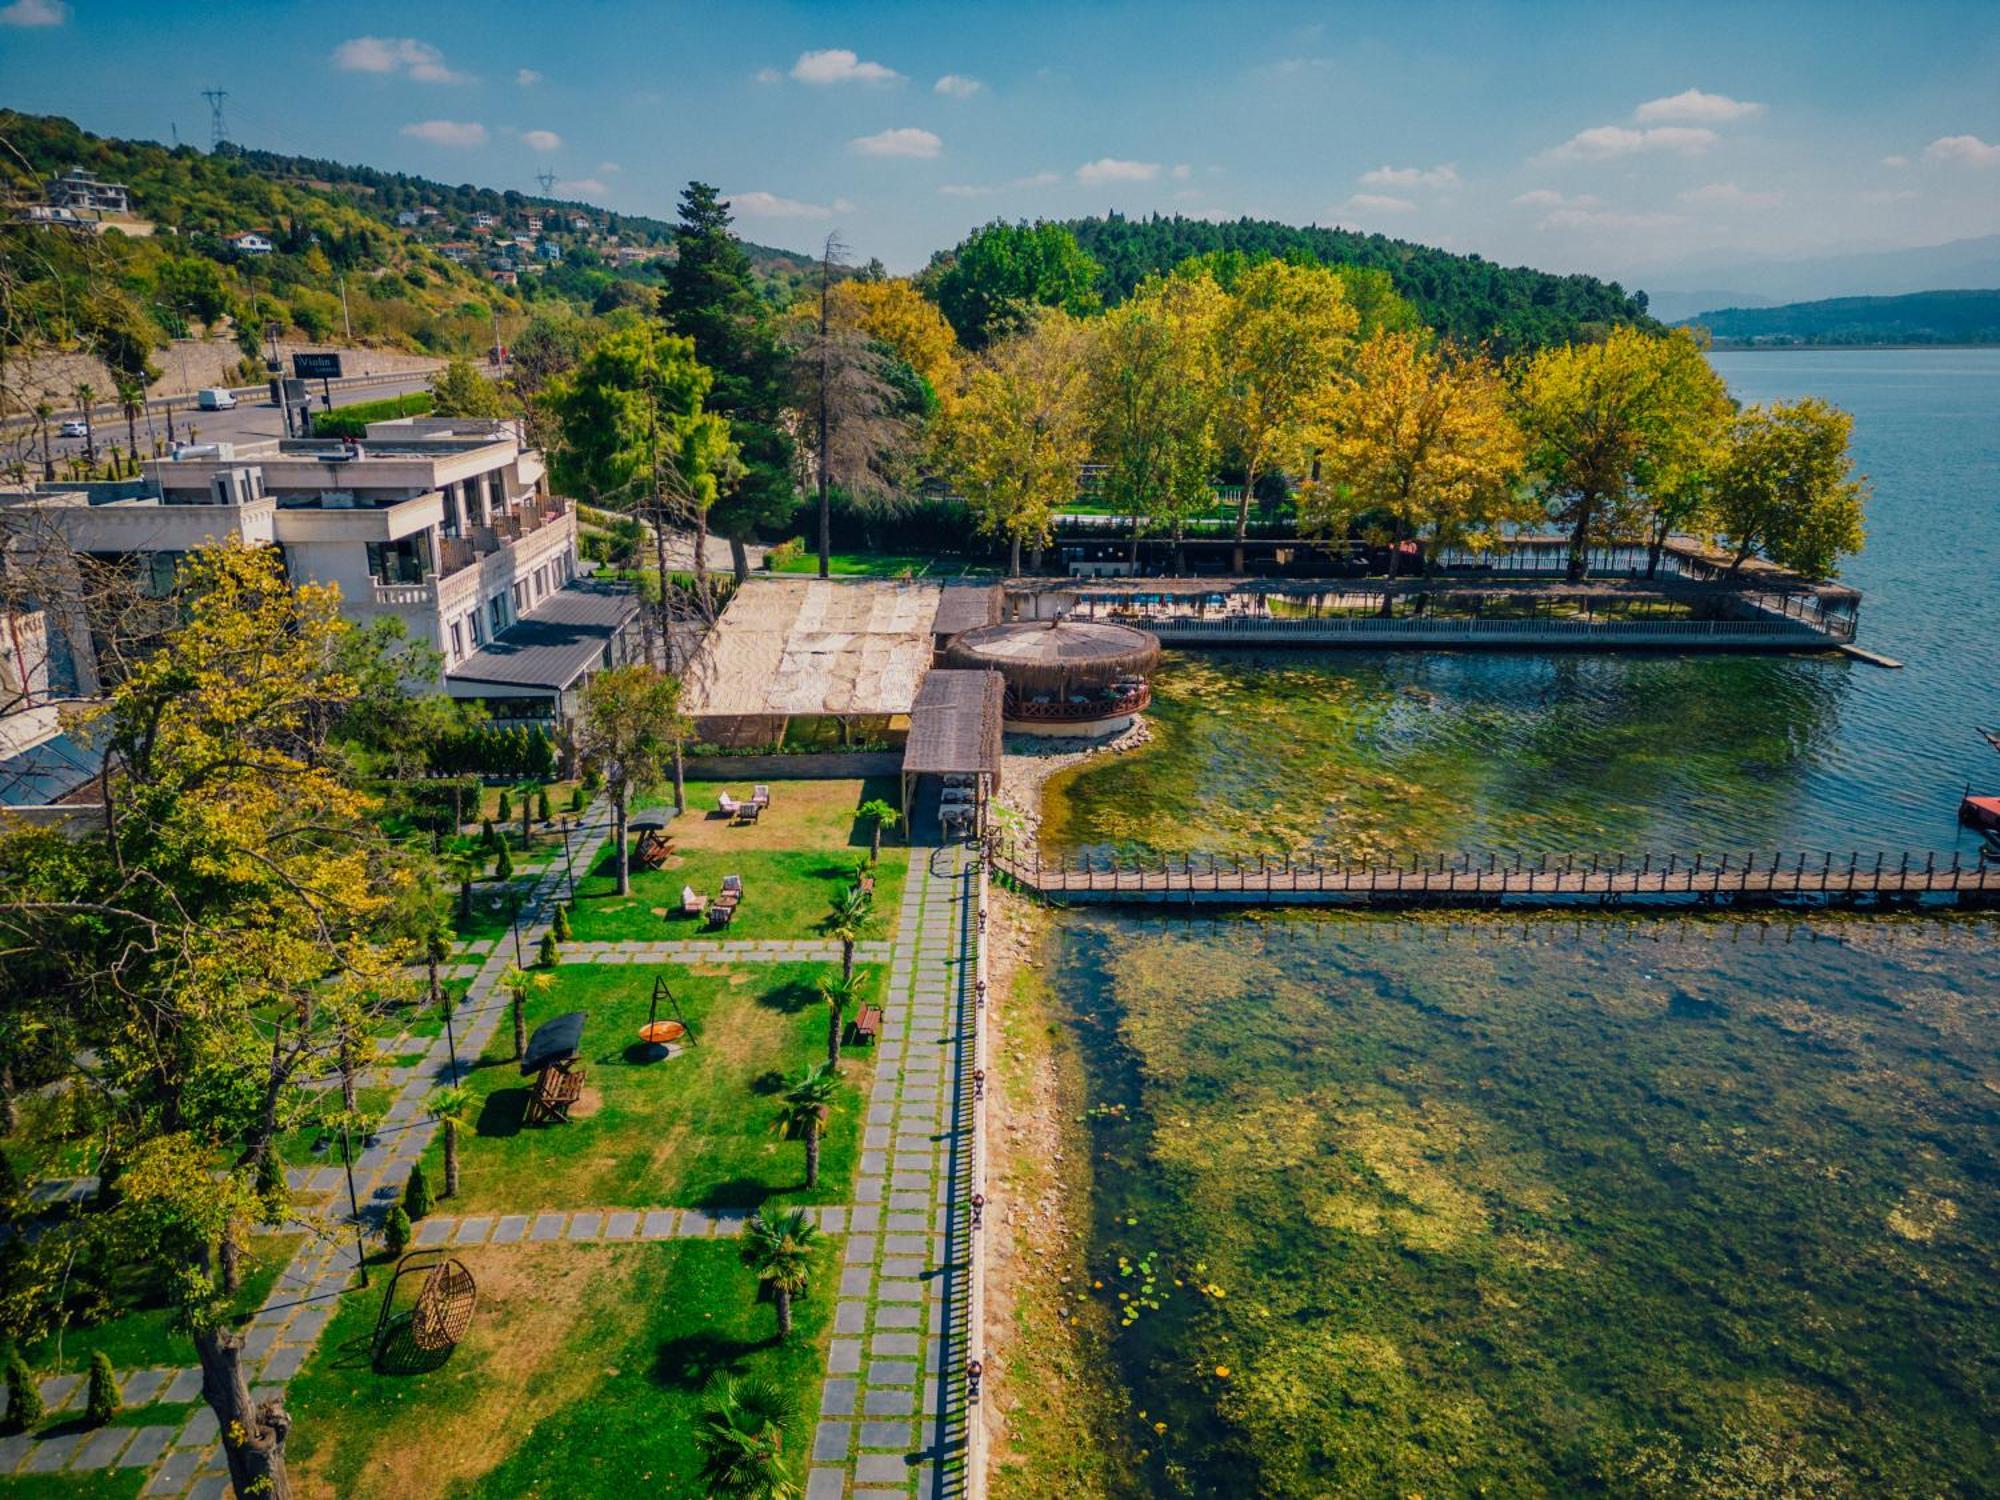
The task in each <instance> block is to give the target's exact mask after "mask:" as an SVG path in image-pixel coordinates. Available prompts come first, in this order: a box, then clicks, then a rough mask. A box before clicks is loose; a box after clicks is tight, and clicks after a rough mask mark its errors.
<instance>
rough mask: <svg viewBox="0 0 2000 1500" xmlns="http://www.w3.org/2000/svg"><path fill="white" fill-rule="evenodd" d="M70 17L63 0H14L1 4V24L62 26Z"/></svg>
mask: <svg viewBox="0 0 2000 1500" xmlns="http://www.w3.org/2000/svg"><path fill="white" fill-rule="evenodd" d="M68 19H69V7H68V6H67V5H65V4H64V3H63V0H14V3H13V4H12V5H8V6H0V26H23V27H26V26H60V25H62V23H63V22H65V21H67V20H68Z"/></svg>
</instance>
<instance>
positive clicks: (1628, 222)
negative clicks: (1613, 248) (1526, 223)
mask: <svg viewBox="0 0 2000 1500" xmlns="http://www.w3.org/2000/svg"><path fill="white" fill-rule="evenodd" d="M1686 222H1687V220H1686V219H1684V218H1683V217H1682V216H1681V215H1680V214H1661V213H1631V212H1628V211H1626V210H1625V209H1621V208H1559V209H1557V210H1556V211H1555V212H1554V213H1552V214H1549V215H1546V216H1545V217H1544V218H1543V219H1542V221H1541V223H1540V224H1538V225H1537V226H1536V228H1538V229H1666V228H1668V227H1670V226H1672V225H1675V224H1684V223H1686Z"/></svg>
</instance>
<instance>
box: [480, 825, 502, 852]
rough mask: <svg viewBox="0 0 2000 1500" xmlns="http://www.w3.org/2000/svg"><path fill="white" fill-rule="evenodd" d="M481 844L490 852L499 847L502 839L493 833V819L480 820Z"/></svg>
mask: <svg viewBox="0 0 2000 1500" xmlns="http://www.w3.org/2000/svg"><path fill="white" fill-rule="evenodd" d="M479 842H480V845H481V846H482V847H483V848H486V849H489V850H490V849H496V848H498V847H499V845H500V838H499V836H498V835H497V834H495V833H494V832H493V820H492V819H491V818H481V819H480V820H479Z"/></svg>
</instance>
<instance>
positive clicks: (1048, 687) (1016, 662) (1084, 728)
mask: <svg viewBox="0 0 2000 1500" xmlns="http://www.w3.org/2000/svg"><path fill="white" fill-rule="evenodd" d="M1159 664H1160V642H1159V638H1158V637H1157V636H1154V635H1153V634H1152V633H1151V632H1149V631H1144V630H1134V629H1133V628H1132V627H1131V626H1129V625H1112V624H1109V623H1107V622H1104V621H1099V620H1023V621H1018V622H1015V623H1012V624H1002V625H982V626H980V627H978V628H977V629H975V630H968V631H966V632H965V633H964V634H963V635H958V636H954V637H952V639H951V641H950V643H949V644H948V645H946V647H945V650H944V665H945V666H947V667H954V668H959V669H963V670H974V671H977V670H980V669H982V668H983V669H988V670H992V671H997V672H998V673H999V674H1000V675H1001V677H1002V678H1004V679H1005V680H1006V683H1007V700H1006V727H1007V729H1008V730H1009V731H1010V732H1013V733H1017V734H1063V735H1080V736H1081V735H1100V734H1116V733H1118V732H1119V731H1121V730H1123V729H1125V728H1127V727H1129V726H1130V724H1131V723H1132V720H1133V719H1134V718H1136V717H1137V716H1138V715H1139V714H1140V713H1141V712H1143V711H1144V709H1145V707H1146V705H1147V704H1148V703H1150V702H1151V701H1152V688H1151V686H1150V685H1149V684H1148V682H1147V678H1148V677H1149V676H1150V675H1151V674H1152V672H1153V670H1154V669H1155V668H1156V667H1158V666H1159Z"/></svg>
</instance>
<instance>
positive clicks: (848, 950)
mask: <svg viewBox="0 0 2000 1500" xmlns="http://www.w3.org/2000/svg"><path fill="white" fill-rule="evenodd" d="M874 913H875V898H874V897H873V896H871V895H870V894H869V893H868V892H866V891H864V890H863V889H861V887H860V886H858V885H850V886H844V887H843V888H842V889H841V892H840V894H839V895H838V896H835V897H834V898H833V904H832V906H830V907H829V908H828V910H827V914H826V920H825V921H823V922H821V923H820V927H821V929H822V930H823V931H824V932H825V933H826V935H827V936H828V937H831V938H837V939H838V940H839V942H840V977H841V978H843V979H852V978H853V977H854V945H855V944H856V943H858V942H860V941H861V939H862V938H864V937H866V936H867V935H868V924H869V921H870V919H871V918H872V917H873V916H874Z"/></svg>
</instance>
